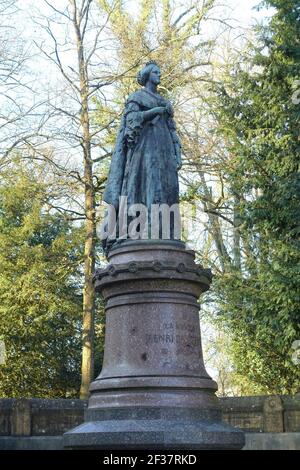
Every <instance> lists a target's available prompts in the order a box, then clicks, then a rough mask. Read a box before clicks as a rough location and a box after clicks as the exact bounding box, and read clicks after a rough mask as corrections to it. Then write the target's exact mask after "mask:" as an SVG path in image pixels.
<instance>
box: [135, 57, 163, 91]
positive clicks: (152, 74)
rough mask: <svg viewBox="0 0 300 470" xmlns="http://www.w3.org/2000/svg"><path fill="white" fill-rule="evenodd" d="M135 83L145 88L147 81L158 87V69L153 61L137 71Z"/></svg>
mask: <svg viewBox="0 0 300 470" xmlns="http://www.w3.org/2000/svg"><path fill="white" fill-rule="evenodd" d="M137 81H138V83H139V84H140V85H142V86H145V85H146V83H147V82H148V81H151V82H153V83H155V84H156V85H158V84H159V83H160V68H159V66H158V64H157V63H156V62H154V61H153V60H152V61H150V62H147V64H146V65H145V67H144V68H142V70H140V71H139V73H138V75H137Z"/></svg>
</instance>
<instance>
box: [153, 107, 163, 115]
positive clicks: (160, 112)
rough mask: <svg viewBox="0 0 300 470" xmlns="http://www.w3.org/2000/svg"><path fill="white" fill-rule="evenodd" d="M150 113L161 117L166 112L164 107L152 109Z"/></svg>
mask: <svg viewBox="0 0 300 470" xmlns="http://www.w3.org/2000/svg"><path fill="white" fill-rule="evenodd" d="M152 111H154V112H155V114H158V115H159V116H162V115H163V114H164V113H165V112H166V108H165V107H164V106H158V107H157V108H153V109H152Z"/></svg>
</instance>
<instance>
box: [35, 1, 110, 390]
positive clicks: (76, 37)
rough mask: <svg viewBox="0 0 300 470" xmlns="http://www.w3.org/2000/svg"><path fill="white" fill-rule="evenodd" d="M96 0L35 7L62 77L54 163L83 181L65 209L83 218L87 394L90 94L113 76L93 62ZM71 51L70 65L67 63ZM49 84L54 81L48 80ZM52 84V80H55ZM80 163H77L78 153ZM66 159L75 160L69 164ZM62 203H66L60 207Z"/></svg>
mask: <svg viewBox="0 0 300 470" xmlns="http://www.w3.org/2000/svg"><path fill="white" fill-rule="evenodd" d="M94 5H95V2H94V1H93V0H67V1H65V2H63V4H62V5H61V6H60V7H59V8H60V9H59V8H56V4H55V2H51V1H46V0H45V1H44V6H47V7H48V10H47V13H46V14H44V12H43V11H38V15H39V18H38V19H36V22H37V24H38V25H39V26H40V27H41V28H42V29H43V30H44V31H45V32H46V34H47V36H48V40H49V38H50V40H51V43H52V45H51V46H49V43H45V41H41V42H40V43H39V44H38V43H37V42H36V45H37V46H38V48H39V50H40V51H41V52H42V53H43V54H44V56H45V58H46V60H47V61H48V62H49V63H52V64H54V65H55V67H56V68H57V70H58V71H59V73H60V76H61V79H62V83H60V85H63V86H62V89H61V95H60V96H59V95H58V94H57V89H56V90H55V91H54V93H52V92H50V93H49V100H48V118H47V123H46V126H45V131H46V132H47V134H48V135H49V140H51V141H52V142H53V145H55V144H57V143H58V144H59V145H58V147H59V146H61V142H63V144H64V145H66V146H67V148H68V152H69V158H68V160H69V161H68V162H66V164H65V168H63V164H62V162H60V163H59V165H58V164H57V163H56V164H55V166H56V168H59V171H61V172H62V173H63V174H64V175H65V177H67V178H70V179H71V180H73V181H74V180H75V181H76V183H77V184H78V185H79V186H81V194H82V195H83V203H82V200H81V198H80V197H78V198H77V201H74V200H73V205H72V208H69V209H68V211H69V214H71V213H73V215H74V217H73V218H76V219H77V220H78V219H80V220H84V223H85V242H84V285H83V326H82V344H83V346H82V365H81V391H80V396H81V398H87V397H88V395H89V385H90V382H91V380H92V379H93V378H94V322H95V318H94V316H95V292H94V286H93V282H92V277H93V272H94V269H95V262H96V253H95V246H96V213H95V209H96V202H97V193H98V192H101V190H102V189H103V182H104V179H102V178H101V175H100V176H97V175H96V174H95V170H94V168H95V165H96V164H97V159H95V157H94V158H93V152H94V149H95V147H97V146H99V139H98V135H99V134H100V133H101V129H99V128H98V129H96V128H95V126H94V125H93V122H92V120H91V114H92V110H91V108H92V107H93V97H94V94H95V93H96V92H97V90H99V89H101V88H102V87H103V86H105V85H107V84H109V83H110V81H111V78H107V77H106V78H103V82H101V75H100V72H98V71H97V66H98V64H99V62H100V61H101V57H100V56H99V50H100V49H101V47H100V36H101V31H102V27H101V26H99V25H97V26H96V24H95V6H94ZM70 52H71V56H72V59H73V60H72V66H71V65H67V64H68V63H69V62H68V54H69V53H70ZM52 86H53V85H52ZM55 88H56V86H55ZM77 157H79V158H80V160H81V163H80V164H78V158H77ZM70 160H71V161H72V160H73V163H71V164H70ZM61 209H62V210H63V209H66V207H61Z"/></svg>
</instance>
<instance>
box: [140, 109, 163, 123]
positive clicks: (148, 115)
mask: <svg viewBox="0 0 300 470" xmlns="http://www.w3.org/2000/svg"><path fill="white" fill-rule="evenodd" d="M165 112H166V108H165V107H164V106H158V107H156V108H152V109H149V110H148V111H144V113H143V115H144V121H151V120H152V119H153V118H155V116H162V115H163V114H164V113H165Z"/></svg>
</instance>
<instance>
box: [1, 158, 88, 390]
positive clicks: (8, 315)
mask: <svg viewBox="0 0 300 470" xmlns="http://www.w3.org/2000/svg"><path fill="white" fill-rule="evenodd" d="M49 197H50V196H49V187H48V186H47V182H46V181H41V179H39V178H38V177H37V175H35V174H34V173H33V172H32V171H30V170H29V169H27V168H26V167H24V166H21V165H20V164H16V165H14V166H13V167H11V168H10V169H9V171H7V173H6V174H4V175H2V179H1V183H0V336H1V338H2V339H3V340H4V341H5V345H6V352H7V360H6V364H5V365H1V366H0V396H2V397H29V396H38V397H49V398H50V397H66V396H76V395H77V392H78V388H79V383H80V353H81V341H80V328H81V323H80V320H81V311H82V295H81V292H80V289H79V287H80V286H79V279H80V278H79V274H80V273H79V269H80V263H81V253H82V243H83V242H82V238H83V237H82V231H81V228H75V227H73V226H72V225H71V223H70V222H68V221H66V220H65V219H64V218H63V217H62V215H60V214H58V213H55V212H54V213H51V212H50V211H49V207H48V206H47V203H46V202H45V201H49Z"/></svg>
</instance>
